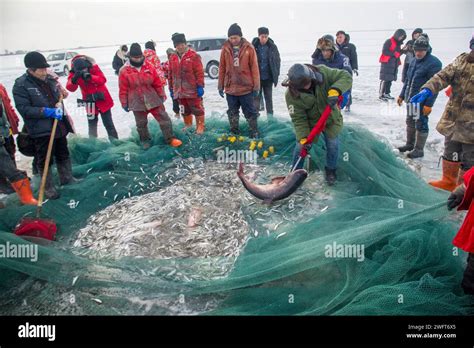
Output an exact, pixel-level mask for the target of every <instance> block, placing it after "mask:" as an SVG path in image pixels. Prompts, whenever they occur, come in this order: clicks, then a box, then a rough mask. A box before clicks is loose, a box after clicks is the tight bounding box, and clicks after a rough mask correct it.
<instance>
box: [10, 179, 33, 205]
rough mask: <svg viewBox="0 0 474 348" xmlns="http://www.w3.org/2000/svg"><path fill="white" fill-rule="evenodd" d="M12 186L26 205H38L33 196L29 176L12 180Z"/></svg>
mask: <svg viewBox="0 0 474 348" xmlns="http://www.w3.org/2000/svg"><path fill="white" fill-rule="evenodd" d="M12 187H13V189H14V190H15V192H16V194H17V195H18V198H20V202H21V203H22V204H25V205H38V201H37V200H36V199H35V197H33V192H32V191H31V185H30V181H29V180H28V178H25V179H21V180H18V181H15V182H12Z"/></svg>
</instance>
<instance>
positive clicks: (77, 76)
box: [66, 55, 118, 139]
mask: <svg viewBox="0 0 474 348" xmlns="http://www.w3.org/2000/svg"><path fill="white" fill-rule="evenodd" d="M106 81H107V79H106V78H105V76H104V74H103V73H102V71H101V70H100V68H99V66H98V65H97V64H96V63H95V61H94V60H93V59H92V58H90V57H87V56H83V55H78V56H76V57H74V59H73V60H72V69H71V72H70V73H69V76H68V79H67V84H66V88H67V89H68V90H69V91H71V92H75V91H76V90H77V87H80V88H81V92H82V99H83V103H84V105H85V107H86V112H87V119H88V123H89V137H91V138H97V123H98V121H99V117H98V115H99V113H100V115H101V117H102V123H103V124H104V126H105V129H106V130H107V134H108V136H109V139H118V134H117V130H116V129H115V125H114V121H113V120H112V112H111V109H112V107H113V106H114V101H113V100H112V97H111V96H110V93H109V90H108V89H107V87H106V86H105V82H106Z"/></svg>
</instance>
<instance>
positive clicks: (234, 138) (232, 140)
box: [227, 137, 237, 143]
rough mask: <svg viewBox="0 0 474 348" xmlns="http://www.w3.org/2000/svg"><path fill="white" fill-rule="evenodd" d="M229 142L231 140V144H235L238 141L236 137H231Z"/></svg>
mask: <svg viewBox="0 0 474 348" xmlns="http://www.w3.org/2000/svg"><path fill="white" fill-rule="evenodd" d="M227 140H229V141H230V142H231V143H234V142H235V141H236V140H237V138H236V137H229V138H227Z"/></svg>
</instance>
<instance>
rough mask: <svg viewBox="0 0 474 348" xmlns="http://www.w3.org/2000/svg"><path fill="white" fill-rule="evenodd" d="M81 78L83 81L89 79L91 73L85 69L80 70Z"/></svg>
mask: <svg viewBox="0 0 474 348" xmlns="http://www.w3.org/2000/svg"><path fill="white" fill-rule="evenodd" d="M82 78H83V79H84V81H89V80H90V79H91V78H92V75H91V73H90V72H88V71H87V70H84V71H83V72H82Z"/></svg>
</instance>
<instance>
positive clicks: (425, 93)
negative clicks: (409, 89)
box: [410, 88, 433, 104]
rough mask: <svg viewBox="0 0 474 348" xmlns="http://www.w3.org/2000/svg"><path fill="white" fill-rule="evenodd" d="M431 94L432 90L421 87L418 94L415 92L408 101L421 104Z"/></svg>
mask: <svg viewBox="0 0 474 348" xmlns="http://www.w3.org/2000/svg"><path fill="white" fill-rule="evenodd" d="M432 96H433V92H431V91H430V90H429V89H428V88H423V89H422V90H421V92H419V93H418V94H415V95H414V96H413V97H411V99H410V103H413V104H421V103H423V102H424V101H425V100H426V99H428V98H430V97H432Z"/></svg>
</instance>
